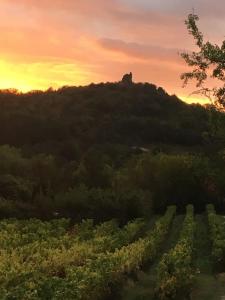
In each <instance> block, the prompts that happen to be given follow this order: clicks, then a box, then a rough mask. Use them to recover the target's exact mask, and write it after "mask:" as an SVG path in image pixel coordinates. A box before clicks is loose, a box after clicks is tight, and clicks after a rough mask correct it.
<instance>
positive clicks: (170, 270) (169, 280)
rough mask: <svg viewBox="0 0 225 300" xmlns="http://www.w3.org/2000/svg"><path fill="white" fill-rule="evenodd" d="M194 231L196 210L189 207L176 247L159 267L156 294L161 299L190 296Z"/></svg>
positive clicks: (164, 256)
mask: <svg viewBox="0 0 225 300" xmlns="http://www.w3.org/2000/svg"><path fill="white" fill-rule="evenodd" d="M194 230H195V222H194V209H193V206H191V205H188V206H187V213H186V217H185V220H184V223H183V227H182V230H181V233H180V238H179V240H178V242H177V244H176V246H175V247H174V248H172V249H171V250H170V251H169V252H168V253H166V254H164V255H163V257H162V259H161V261H160V263H159V266H158V280H157V288H156V294H157V297H158V298H159V299H162V300H164V299H176V297H178V296H179V295H182V297H184V295H189V294H190V288H191V283H192V281H193V277H194V270H193V267H192V257H193V250H194V249H193V241H194ZM178 299H180V298H179V297H178Z"/></svg>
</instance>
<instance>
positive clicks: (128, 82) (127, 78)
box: [121, 72, 133, 85]
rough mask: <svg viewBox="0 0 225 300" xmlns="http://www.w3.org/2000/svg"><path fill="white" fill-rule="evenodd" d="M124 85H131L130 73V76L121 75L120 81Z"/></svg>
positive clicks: (131, 75)
mask: <svg viewBox="0 0 225 300" xmlns="http://www.w3.org/2000/svg"><path fill="white" fill-rule="evenodd" d="M121 82H122V83H123V84H124V85H131V84H132V83H133V74H132V73H131V72H130V74H125V75H123V78H122V81H121Z"/></svg>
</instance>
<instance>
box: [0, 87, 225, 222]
mask: <svg viewBox="0 0 225 300" xmlns="http://www.w3.org/2000/svg"><path fill="white" fill-rule="evenodd" d="M224 122H225V118H224V115H223V114H222V113H219V112H217V111H215V110H213V109H212V108H210V107H208V108H207V107H202V106H200V105H187V104H185V103H183V102H182V101H181V100H179V99H178V98H177V97H176V96H169V95H168V94H167V93H166V92H165V91H164V90H163V89H162V88H157V87H156V86H154V85H151V84H133V85H131V86H128V87H125V86H121V85H120V84H113V83H108V84H99V85H90V86H88V87H79V88H75V87H64V88H61V89H59V90H58V91H53V90H48V91H46V92H38V91H37V92H31V93H28V94H19V93H17V92H15V91H2V92H1V93H0V199H1V200H0V217H20V218H25V217H39V218H51V217H53V216H54V217H57V216H59V217H71V218H73V219H75V220H81V219H83V218H93V219H95V220H96V221H102V220H106V219H112V218H118V219H120V220H121V222H126V221H127V220H129V219H132V218H136V217H142V216H145V215H147V216H149V214H151V213H152V212H162V211H165V209H166V207H167V206H168V205H172V204H176V205H177V207H178V210H181V211H182V210H184V209H185V206H186V205H187V204H188V203H192V204H194V205H195V209H196V210H197V211H198V210H199V211H201V210H202V209H204V207H205V204H206V203H208V202H211V203H214V204H215V206H216V207H218V208H219V209H223V206H224V199H225V198H224V195H225V184H224V183H225V159H224V154H225V153H224V141H225V131H224V130H225V126H224V125H225V123H224ZM223 124H224V125H223Z"/></svg>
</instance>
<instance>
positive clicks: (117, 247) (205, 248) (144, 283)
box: [0, 205, 225, 300]
mask: <svg viewBox="0 0 225 300" xmlns="http://www.w3.org/2000/svg"><path fill="white" fill-rule="evenodd" d="M0 245H1V248H0V299H21V300H22V299H63V298H64V299H68V300H69V299H71V300H72V299H84V300H86V299H121V300H141V299H142V300H147V299H155V300H164V299H165V300H166V299H183V300H185V299H192V300H197V299H205V300H207V299H210V300H216V299H218V300H219V299H220V300H221V299H223V297H224V296H225V273H224V272H225V265H224V259H225V256H224V254H225V223H224V218H222V217H221V216H219V215H217V214H216V213H215V210H214V208H213V206H208V207H207V208H206V211H205V213H203V214H201V215H199V214H195V213H194V208H193V207H192V206H191V205H189V206H188V207H187V210H186V214H184V215H180V214H176V207H174V206H171V207H168V209H167V211H166V212H165V214H164V215H162V216H154V217H152V218H151V219H150V220H144V219H136V220H133V221H132V222H129V223H128V224H126V225H125V226H123V227H120V226H119V225H118V223H117V221H116V220H111V221H108V222H105V223H102V224H99V225H94V224H93V221H91V220H86V221H83V222H82V223H80V224H76V225H71V223H70V220H67V219H59V220H52V221H49V222H42V221H40V220H36V219H30V220H25V221H19V220H16V219H8V220H2V221H1V222H0Z"/></svg>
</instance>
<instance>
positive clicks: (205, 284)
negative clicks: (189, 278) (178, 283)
mask: <svg viewBox="0 0 225 300" xmlns="http://www.w3.org/2000/svg"><path fill="white" fill-rule="evenodd" d="M194 244H195V249H196V250H195V259H194V265H195V267H196V269H197V272H198V273H197V276H196V280H195V283H194V287H193V291H192V293H191V297H190V299H191V300H200V299H204V300H225V274H216V272H214V270H213V261H212V258H211V245H210V240H209V232H208V226H207V219H206V216H205V215H196V234H195V240H194Z"/></svg>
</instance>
